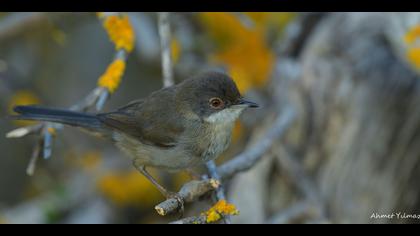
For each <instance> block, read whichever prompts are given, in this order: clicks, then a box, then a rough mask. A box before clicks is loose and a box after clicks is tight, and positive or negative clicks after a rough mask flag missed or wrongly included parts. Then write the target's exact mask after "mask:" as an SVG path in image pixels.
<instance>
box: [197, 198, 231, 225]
mask: <svg viewBox="0 0 420 236" xmlns="http://www.w3.org/2000/svg"><path fill="white" fill-rule="evenodd" d="M238 214H239V211H238V210H237V209H236V207H235V205H233V204H230V203H227V202H226V201H225V200H220V201H218V202H217V203H216V204H215V205H214V206H213V207H212V208H210V209H209V210H208V211H206V212H205V213H204V215H205V216H206V221H207V223H213V222H216V221H218V220H220V219H221V218H222V217H223V216H228V215H238Z"/></svg>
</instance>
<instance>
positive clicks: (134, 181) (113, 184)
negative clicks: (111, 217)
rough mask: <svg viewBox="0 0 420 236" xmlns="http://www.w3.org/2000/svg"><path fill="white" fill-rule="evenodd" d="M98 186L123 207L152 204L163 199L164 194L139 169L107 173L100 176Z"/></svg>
mask: <svg viewBox="0 0 420 236" xmlns="http://www.w3.org/2000/svg"><path fill="white" fill-rule="evenodd" d="M152 174H153V172H152ZM98 188H99V190H100V191H101V192H102V193H103V194H104V195H105V196H106V197H107V198H108V199H110V200H111V201H112V202H113V203H114V204H116V205H117V206H121V207H123V206H138V207H144V206H151V205H154V204H156V203H157V202H158V201H159V200H162V195H161V194H160V193H159V191H158V190H157V189H156V187H155V186H153V185H152V184H151V183H150V181H149V180H148V179H146V178H145V177H144V176H142V175H141V174H140V173H138V172H137V171H130V172H111V173H107V174H106V175H104V176H102V177H100V179H99V181H98Z"/></svg>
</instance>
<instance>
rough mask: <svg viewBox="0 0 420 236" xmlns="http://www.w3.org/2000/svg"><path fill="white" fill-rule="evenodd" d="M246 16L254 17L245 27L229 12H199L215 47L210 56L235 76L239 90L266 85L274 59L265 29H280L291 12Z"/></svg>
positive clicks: (289, 17)
mask: <svg viewBox="0 0 420 236" xmlns="http://www.w3.org/2000/svg"><path fill="white" fill-rule="evenodd" d="M246 15H247V16H249V17H250V18H251V19H253V20H254V22H255V26H245V25H244V23H243V22H241V21H240V19H239V18H238V17H236V16H235V15H233V14H230V13H222V12H217V13H209V12H206V13H200V15H199V19H200V21H201V22H202V24H203V25H204V27H205V29H206V32H208V34H209V35H210V37H211V38H212V40H213V41H214V42H215V44H216V46H217V49H216V52H214V53H213V54H212V55H210V59H211V60H212V61H213V62H216V63H223V64H225V65H227V67H228V73H229V74H230V75H231V76H232V77H233V78H234V79H235V81H236V83H237V85H238V87H239V90H240V91H241V92H247V91H248V90H249V89H251V88H254V87H262V86H264V85H265V84H266V82H267V81H268V79H269V76H270V75H271V72H272V69H273V66H274V62H275V56H274V52H273V50H272V49H271V48H270V45H268V42H267V39H266V32H267V30H268V29H269V28H271V27H273V26H274V27H278V29H281V28H282V27H284V26H285V25H286V24H287V22H289V21H290V20H291V19H292V18H293V14H291V13H277V14H276V13H246ZM221 25H223V27H220V26H221Z"/></svg>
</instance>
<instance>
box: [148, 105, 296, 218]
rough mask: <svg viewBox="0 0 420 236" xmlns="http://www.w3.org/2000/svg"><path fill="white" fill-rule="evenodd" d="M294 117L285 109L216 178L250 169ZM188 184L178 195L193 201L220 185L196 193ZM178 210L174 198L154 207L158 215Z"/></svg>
mask: <svg viewBox="0 0 420 236" xmlns="http://www.w3.org/2000/svg"><path fill="white" fill-rule="evenodd" d="M295 116H296V114H295V111H294V110H293V109H292V108H291V107H288V108H286V110H285V111H283V112H282V113H281V114H280V115H279V117H278V118H277V119H276V120H275V122H274V124H273V126H272V127H271V128H270V129H269V130H268V131H267V133H266V134H265V135H264V137H263V138H261V139H260V141H258V142H257V143H256V144H254V145H253V146H252V147H250V148H249V149H247V150H246V151H244V152H243V153H241V154H239V155H238V156H236V157H235V158H233V159H232V160H231V161H229V162H227V163H226V164H224V165H222V166H220V167H219V168H217V173H218V174H217V175H216V177H219V178H220V179H221V180H226V179H229V178H231V177H232V176H233V175H235V174H236V173H238V172H242V171H246V170H248V169H250V168H251V167H252V166H253V165H255V163H256V162H258V160H259V159H260V158H261V157H262V156H263V154H264V153H265V152H266V151H267V150H268V149H269V148H270V147H271V145H272V144H273V142H274V141H275V140H277V139H278V138H280V137H281V136H282V135H284V134H285V132H286V130H287V128H288V127H290V125H291V124H292V121H293V120H294V118H295ZM202 181H208V180H202ZM190 183H195V184H196V181H192V182H189V183H187V184H185V185H184V187H183V188H182V189H181V191H180V192H179V193H178V194H179V195H180V196H181V197H182V196H187V195H188V196H191V195H192V196H195V197H194V199H196V198H198V197H199V196H202V195H204V194H206V193H207V192H209V191H212V190H216V189H217V188H218V187H219V185H220V182H219V181H216V183H217V184H212V188H209V187H207V188H200V191H199V192H197V191H196V190H195V189H194V188H191V187H189V185H190ZM193 185H194V184H193ZM197 193H199V194H197ZM182 198H183V200H184V201H185V202H191V198H189V199H185V198H184V197H182ZM178 208H179V202H178V201H177V199H175V198H170V199H168V200H166V201H165V202H163V203H161V204H159V205H158V206H156V210H157V211H158V213H159V214H160V215H167V214H169V213H172V212H174V211H175V210H177V209H178Z"/></svg>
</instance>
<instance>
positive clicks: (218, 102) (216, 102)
mask: <svg viewBox="0 0 420 236" xmlns="http://www.w3.org/2000/svg"><path fill="white" fill-rule="evenodd" d="M209 104H210V107H212V108H214V109H221V108H223V107H224V105H225V103H224V102H223V100H222V99H220V98H210V100H209Z"/></svg>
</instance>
